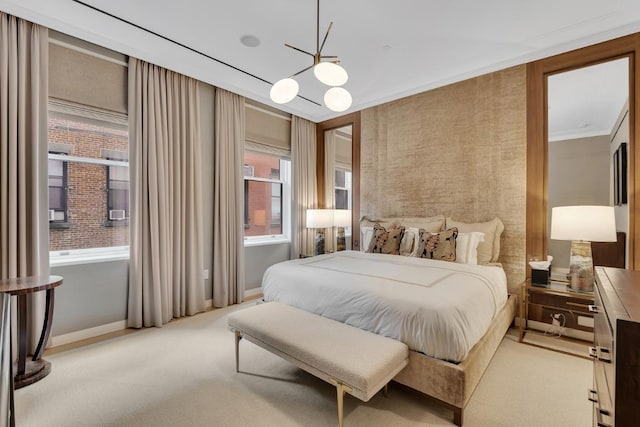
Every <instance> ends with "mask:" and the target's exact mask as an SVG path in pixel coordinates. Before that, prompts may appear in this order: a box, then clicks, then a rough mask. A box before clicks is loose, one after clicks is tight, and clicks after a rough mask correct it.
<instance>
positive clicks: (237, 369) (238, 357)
mask: <svg viewBox="0 0 640 427" xmlns="http://www.w3.org/2000/svg"><path fill="white" fill-rule="evenodd" d="M234 332H235V335H236V372H240V340H241V339H242V334H241V333H240V332H238V331H234Z"/></svg>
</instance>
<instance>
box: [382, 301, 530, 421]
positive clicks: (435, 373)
mask: <svg viewBox="0 0 640 427" xmlns="http://www.w3.org/2000/svg"><path fill="white" fill-rule="evenodd" d="M516 307H517V296H515V295H510V296H509V299H508V300H507V302H506V303H505V305H504V307H503V308H502V309H501V310H500V312H499V313H498V315H497V316H496V317H495V319H494V320H493V322H492V323H491V326H490V327H489V330H488V331H487V333H486V334H485V335H484V336H483V337H482V338H481V339H480V341H478V343H476V345H475V346H473V348H472V349H471V351H470V352H469V355H468V356H467V358H466V359H465V360H464V361H462V362H460V363H458V364H455V363H450V362H446V361H443V360H439V359H434V358H432V357H429V356H426V355H425V354H423V353H419V352H417V351H410V352H409V365H408V366H407V367H406V368H405V369H404V370H402V371H401V372H400V373H399V374H398V375H396V376H395V377H394V381H396V382H398V383H400V384H404V385H406V386H408V387H410V388H412V389H415V390H418V391H420V392H422V393H424V394H426V395H428V396H429V397H431V398H433V399H435V400H437V401H439V402H440V403H441V404H444V405H445V406H447V407H449V408H451V409H453V422H454V424H456V425H458V426H462V423H463V415H464V408H465V406H466V405H467V402H469V399H470V398H471V395H472V394H473V391H474V390H475V389H476V386H477V385H478V383H479V382H480V379H481V378H482V375H483V374H484V371H485V370H486V369H487V366H489V362H491V358H492V357H493V355H494V354H495V352H496V350H497V349H498V346H499V345H500V342H501V341H502V338H503V337H504V335H505V334H506V332H507V330H508V329H509V325H511V323H512V322H513V319H514V318H515V314H516Z"/></svg>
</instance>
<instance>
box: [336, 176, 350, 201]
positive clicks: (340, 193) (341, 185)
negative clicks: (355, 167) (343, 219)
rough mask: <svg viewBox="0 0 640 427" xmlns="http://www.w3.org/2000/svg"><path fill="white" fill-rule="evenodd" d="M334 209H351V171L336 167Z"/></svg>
mask: <svg viewBox="0 0 640 427" xmlns="http://www.w3.org/2000/svg"><path fill="white" fill-rule="evenodd" d="M336 209H351V172H349V171H345V170H340V169H336Z"/></svg>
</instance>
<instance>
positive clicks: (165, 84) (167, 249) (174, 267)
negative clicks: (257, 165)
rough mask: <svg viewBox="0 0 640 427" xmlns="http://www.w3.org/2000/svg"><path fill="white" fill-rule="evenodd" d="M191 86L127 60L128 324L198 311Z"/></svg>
mask: <svg viewBox="0 0 640 427" xmlns="http://www.w3.org/2000/svg"><path fill="white" fill-rule="evenodd" d="M199 114H200V111H199V99H198V86H197V81H196V80H194V79H191V78H189V77H186V76H183V75H180V74H177V73H174V72H172V71H169V70H166V69H164V68H162V67H158V66H156V65H153V64H149V63H146V62H144V61H140V60H138V59H136V58H130V59H129V133H130V138H129V158H130V160H129V161H130V175H131V176H130V192H131V195H130V197H131V212H130V218H131V219H130V233H131V239H130V251H131V254H130V264H129V304H128V320H127V324H128V326H130V327H135V328H140V327H147V326H162V325H163V324H165V323H167V322H169V321H170V320H171V319H172V318H176V317H182V316H185V315H193V314H196V313H198V312H200V311H203V310H204V300H205V292H204V277H203V265H204V262H203V242H202V232H203V224H202V196H201V194H202V193H201V191H202V189H201V166H200V158H201V155H200V123H199V117H200V116H199Z"/></svg>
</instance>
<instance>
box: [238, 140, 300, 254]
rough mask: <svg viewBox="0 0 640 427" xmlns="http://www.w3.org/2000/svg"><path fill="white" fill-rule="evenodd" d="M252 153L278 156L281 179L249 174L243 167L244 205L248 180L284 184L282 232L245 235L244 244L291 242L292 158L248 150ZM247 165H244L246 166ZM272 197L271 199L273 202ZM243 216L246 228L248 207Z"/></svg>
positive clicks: (281, 212)
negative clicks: (245, 173)
mask: <svg viewBox="0 0 640 427" xmlns="http://www.w3.org/2000/svg"><path fill="white" fill-rule="evenodd" d="M245 151H247V152H250V153H252V154H257V155H260V156H268V157H273V158H276V159H278V160H279V161H280V179H273V178H260V177H256V176H248V175H244V168H243V189H244V195H243V200H244V206H245V207H246V206H247V205H248V193H247V188H248V182H249V181H256V182H267V183H272V184H280V185H282V197H281V198H280V217H281V225H282V233H281V234H265V235H261V236H243V240H244V246H245V247H249V246H261V245H269V244H275V243H285V242H291V231H290V230H291V160H290V159H288V158H286V157H284V156H279V155H274V154H271V153H264V152H261V151H257V150H246V149H245ZM246 166H247V165H245V166H244V167H246ZM271 200H272V198H271V199H270V202H271ZM243 211H244V213H243V217H244V224H245V228H246V227H247V226H248V225H249V224H248V223H247V220H248V212H247V210H246V209H243Z"/></svg>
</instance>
